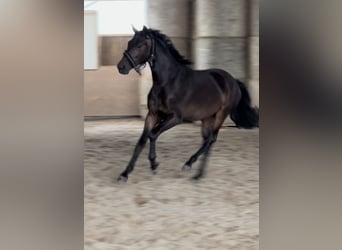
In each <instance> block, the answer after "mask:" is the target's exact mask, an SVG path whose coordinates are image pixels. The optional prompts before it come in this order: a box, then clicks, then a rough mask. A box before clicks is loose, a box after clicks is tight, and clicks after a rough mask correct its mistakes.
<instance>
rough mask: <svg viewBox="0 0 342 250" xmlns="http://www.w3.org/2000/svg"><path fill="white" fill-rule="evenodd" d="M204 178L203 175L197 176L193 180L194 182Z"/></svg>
mask: <svg viewBox="0 0 342 250" xmlns="http://www.w3.org/2000/svg"><path fill="white" fill-rule="evenodd" d="M202 177H203V174H196V175H194V176H193V177H192V178H191V179H192V180H194V181H198V180H199V179H201V178H202Z"/></svg>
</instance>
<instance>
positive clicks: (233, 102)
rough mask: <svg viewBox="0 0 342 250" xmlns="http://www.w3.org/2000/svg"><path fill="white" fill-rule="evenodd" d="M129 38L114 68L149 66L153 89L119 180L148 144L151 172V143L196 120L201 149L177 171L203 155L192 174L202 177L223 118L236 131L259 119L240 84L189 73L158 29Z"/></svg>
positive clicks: (219, 73)
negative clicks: (200, 131) (230, 121)
mask: <svg viewBox="0 0 342 250" xmlns="http://www.w3.org/2000/svg"><path fill="white" fill-rule="evenodd" d="M134 32H135V34H134V37H133V38H132V39H131V40H130V41H129V42H128V48H127V50H126V51H125V52H124V55H123V57H122V59H121V60H120V62H119V64H118V66H117V67H118V70H119V72H120V73H121V74H128V72H129V71H130V70H131V69H135V70H136V71H137V73H139V74H140V69H141V68H142V67H143V66H144V65H145V64H146V63H149V65H150V68H151V70H152V78H153V86H152V88H151V90H150V92H149V94H148V114H147V116H146V119H145V126H144V130H143V132H142V135H141V137H140V139H139V141H138V143H137V144H136V146H135V149H134V153H133V156H132V158H131V160H130V162H129V163H128V165H127V167H126V169H125V170H124V171H123V172H122V173H121V175H120V176H119V180H123V181H126V180H127V178H128V175H129V174H130V173H131V172H132V171H133V169H134V165H135V162H136V160H137V158H138V156H139V154H140V152H141V151H142V149H143V148H144V146H145V144H146V142H147V140H148V139H149V140H150V152H149V160H150V163H151V169H152V171H153V172H154V173H156V171H157V168H158V163H157V162H156V146H155V145H156V140H157V138H158V136H159V135H160V134H161V133H163V132H165V131H166V130H168V129H170V128H172V127H174V126H176V125H178V124H180V123H182V122H186V121H198V120H200V121H202V137H203V144H202V146H201V147H200V148H199V150H198V151H197V152H196V153H195V154H193V155H192V156H191V157H190V158H189V160H188V161H187V162H186V163H185V164H184V166H183V167H182V169H183V170H190V169H191V166H192V164H193V163H194V162H195V161H196V160H197V158H198V157H199V156H200V155H201V154H203V155H204V157H203V161H202V162H201V164H200V166H199V170H198V172H197V174H196V175H195V176H194V177H193V178H194V179H199V178H200V177H202V176H203V173H204V168H205V165H206V160H207V157H208V154H209V151H210V148H211V146H212V144H213V143H214V142H215V141H216V138H217V135H218V132H219V130H220V128H221V125H222V123H223V121H224V120H225V118H226V117H227V116H228V115H230V117H231V119H232V120H233V121H234V122H235V124H236V125H237V127H241V128H254V127H258V126H259V125H258V124H259V115H258V112H257V110H256V109H255V108H252V107H251V101H250V96H249V93H248V91H247V88H246V87H245V85H244V84H243V83H242V82H240V81H239V80H236V79H235V78H233V77H232V76H231V75H230V74H229V73H227V72H226V71H224V70H221V69H208V70H193V69H191V68H190V67H189V66H188V65H189V64H191V63H190V62H189V61H188V60H186V59H184V58H183V56H181V55H180V54H179V53H178V51H177V50H176V49H175V47H174V46H173V44H172V42H171V40H170V39H169V38H168V37H167V36H166V35H164V34H162V33H160V32H159V31H158V30H153V29H148V28H146V27H145V26H144V28H143V30H142V31H137V30H135V29H134Z"/></svg>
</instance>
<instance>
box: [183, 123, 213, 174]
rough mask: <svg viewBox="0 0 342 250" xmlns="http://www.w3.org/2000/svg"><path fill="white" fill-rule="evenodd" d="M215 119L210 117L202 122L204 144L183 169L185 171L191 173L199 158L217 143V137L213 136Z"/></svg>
mask: <svg viewBox="0 0 342 250" xmlns="http://www.w3.org/2000/svg"><path fill="white" fill-rule="evenodd" d="M214 122H215V117H210V118H207V119H205V120H203V121H202V137H203V144H202V146H201V147H200V148H199V150H198V151H197V152H196V153H195V154H193V155H192V156H191V157H190V158H189V160H188V161H187V162H186V163H185V165H184V166H183V167H182V170H183V171H189V170H190V169H191V167H192V164H193V163H194V162H195V161H197V159H198V157H199V156H200V155H201V154H203V153H205V152H206V151H207V148H208V147H210V145H211V144H212V143H214V141H215V137H214V134H213V127H214Z"/></svg>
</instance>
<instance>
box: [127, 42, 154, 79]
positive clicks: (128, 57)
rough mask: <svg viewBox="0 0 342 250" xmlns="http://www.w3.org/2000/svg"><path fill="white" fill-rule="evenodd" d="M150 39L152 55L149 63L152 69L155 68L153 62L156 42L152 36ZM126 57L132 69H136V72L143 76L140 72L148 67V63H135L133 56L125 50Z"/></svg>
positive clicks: (148, 60)
mask: <svg viewBox="0 0 342 250" xmlns="http://www.w3.org/2000/svg"><path fill="white" fill-rule="evenodd" d="M150 39H151V50H150V55H149V57H148V59H147V62H148V63H149V64H150V67H151V68H152V67H153V66H154V62H153V59H154V52H155V41H154V39H153V37H152V36H150ZM123 55H124V57H126V59H127V60H128V62H129V63H130V64H131V66H132V68H134V70H135V71H136V72H137V73H138V74H139V75H141V72H140V70H141V69H143V68H145V66H146V62H145V63H142V64H137V63H136V62H135V61H134V58H133V57H132V56H131V54H130V53H129V52H128V50H125V52H124V53H123Z"/></svg>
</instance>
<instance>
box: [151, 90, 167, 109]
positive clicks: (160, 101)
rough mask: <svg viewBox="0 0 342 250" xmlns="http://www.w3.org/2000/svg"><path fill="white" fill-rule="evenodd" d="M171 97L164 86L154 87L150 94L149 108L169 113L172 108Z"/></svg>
mask: <svg viewBox="0 0 342 250" xmlns="http://www.w3.org/2000/svg"><path fill="white" fill-rule="evenodd" d="M170 101H171V99H170V97H169V96H168V95H167V93H166V90H165V89H164V88H156V89H152V90H151V92H150V94H149V96H148V103H149V109H150V110H152V111H162V112H165V113H169V112H170V111H171V109H172V105H171V103H170Z"/></svg>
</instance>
